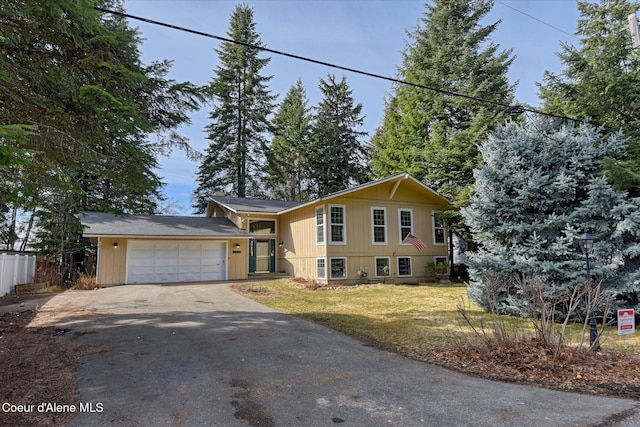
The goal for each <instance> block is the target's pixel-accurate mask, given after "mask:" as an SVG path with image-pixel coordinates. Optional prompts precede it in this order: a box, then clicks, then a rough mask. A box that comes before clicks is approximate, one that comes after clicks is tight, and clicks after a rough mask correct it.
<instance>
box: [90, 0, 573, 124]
mask: <svg viewBox="0 0 640 427" xmlns="http://www.w3.org/2000/svg"><path fill="white" fill-rule="evenodd" d="M94 9H95V10H97V11H99V12H103V13H110V14H112V15H117V16H120V17H123V18H129V19H135V20H138V21H142V22H146V23H148V24H153V25H159V26H161V27H166V28H171V29H173V30H178V31H183V32H186V33H191V34H196V35H198V36H203V37H208V38H211V39H216V40H220V41H223V42H227V43H234V44H237V45H241V46H245V47H248V48H251V49H257V50H262V51H265V52H269V53H273V54H275V55H280V56H286V57H288V58H293V59H298V60H300V61H306V62H311V63H313V64H319V65H324V66H326V67H330V68H336V69H339V70H343V71H348V72H351V73H355V74H361V75H364V76H369V77H373V78H376V79H382V80H386V81H390V82H393V83H398V84H402V85H407V86H412V87H416V88H420V89H426V90H430V91H432V92H437V93H441V94H443V95H448V96H452V97H458V98H464V99H468V100H471V101H476V102H479V103H484V104H491V105H495V106H498V107H503V108H504V111H505V112H506V113H508V114H522V113H524V112H529V113H534V114H540V115H543V116H548V117H554V118H557V119H563V120H571V121H574V122H575V121H578V120H577V119H574V118H571V117H566V116H560V115H556V114H551V113H546V112H544V111H540V110H536V109H533V108H528V107H524V106H522V105H510V104H505V103H504V102H499V101H493V100H490V99H482V98H478V97H475V96H470V95H465V94H462V93H458V92H453V91H450V90H445V89H438V88H434V87H430V86H426V85H422V84H418V83H412V82H408V81H406V80H399V79H396V78H393V77H387V76H383V75H381V74H375V73H370V72H368V71H362V70H358V69H355V68H350V67H345V66H343V65H337V64H332V63H330V62H325V61H320V60H318V59H313V58H309V57H305V56H300V55H295V54H293V53H288V52H282V51H279V50H275V49H269V48H267V47H264V46H257V45H254V44H251V43H245V42H242V41H238V40H233V39H229V38H226V37H221V36H216V35H215V34H210V33H205V32H203V31H198V30H192V29H190V28H186V27H180V26H178V25H173V24H167V23H166V22H160V21H155V20H153V19H148V18H143V17H141V16H135V15H130V14H128V13H124V12H118V11H115V10H110V9H104V8H102V7H97V6H96V7H94Z"/></svg>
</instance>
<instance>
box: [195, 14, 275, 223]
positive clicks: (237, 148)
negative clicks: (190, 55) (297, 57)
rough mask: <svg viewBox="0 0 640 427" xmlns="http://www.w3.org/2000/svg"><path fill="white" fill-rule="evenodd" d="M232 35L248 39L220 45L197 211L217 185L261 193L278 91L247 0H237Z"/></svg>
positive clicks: (247, 193) (229, 190)
mask: <svg viewBox="0 0 640 427" xmlns="http://www.w3.org/2000/svg"><path fill="white" fill-rule="evenodd" d="M227 35H228V36H229V38H231V39H233V40H236V41H238V42H242V43H244V44H237V43H232V42H223V43H222V44H221V48H220V49H216V52H217V53H218V58H219V60H220V65H219V66H218V67H217V68H216V70H215V77H214V78H213V80H211V82H210V83H209V91H210V93H211V97H212V99H213V102H214V107H213V110H212V111H211V113H210V115H209V118H210V120H211V123H210V124H209V125H208V126H207V127H206V132H207V139H208V140H209V146H208V147H207V149H206V152H205V156H204V158H203V159H202V162H201V164H200V167H199V168H198V172H197V175H196V181H197V183H198V187H197V188H196V190H195V191H194V197H195V203H194V205H193V207H194V208H195V209H196V211H197V212H203V211H204V209H206V206H207V200H208V197H209V196H210V195H211V194H212V193H213V192H215V191H223V192H226V193H230V194H233V195H235V196H238V197H247V196H257V195H260V194H261V193H262V187H261V182H262V174H263V168H264V163H265V161H266V156H267V139H266V135H267V133H268V131H269V129H270V124H269V114H270V112H271V110H272V109H273V101H274V99H275V97H274V96H272V95H271V94H270V91H269V88H268V87H267V83H268V82H269V80H271V77H270V76H263V75H262V74H261V72H262V71H263V68H264V67H265V66H266V65H267V64H268V63H269V61H270V58H260V57H259V56H258V55H259V53H260V49H258V47H262V46H263V44H262V41H261V40H260V36H259V34H258V33H257V32H256V25H255V23H254V21H253V9H252V8H251V7H249V6H248V5H238V6H236V8H235V10H234V11H233V13H232V15H231V19H230V24H229V30H228V31H227ZM248 45H251V46H255V47H250V46H248Z"/></svg>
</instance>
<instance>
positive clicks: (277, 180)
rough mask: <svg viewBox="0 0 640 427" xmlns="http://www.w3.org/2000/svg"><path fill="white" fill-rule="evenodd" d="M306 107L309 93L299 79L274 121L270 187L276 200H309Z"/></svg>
mask: <svg viewBox="0 0 640 427" xmlns="http://www.w3.org/2000/svg"><path fill="white" fill-rule="evenodd" d="M307 104H308V99H307V93H306V90H305V88H304V85H303V84H302V80H300V79H298V81H297V82H296V84H295V85H293V86H291V88H290V89H289V91H288V92H287V94H286V96H285V97H284V99H283V100H282V103H281V104H280V107H279V109H278V111H277V113H276V115H275V116H274V118H273V121H272V128H273V139H272V141H271V147H270V148H271V149H270V156H269V164H268V167H267V184H268V186H269V190H270V191H271V193H272V196H273V197H274V198H276V199H282V200H298V201H304V200H308V199H309V194H308V193H309V192H308V186H309V183H308V178H306V177H307V176H308V173H307V172H306V171H307V169H308V161H307V153H306V151H307V146H308V144H309V131H310V122H311V114H310V109H309V108H308V107H307Z"/></svg>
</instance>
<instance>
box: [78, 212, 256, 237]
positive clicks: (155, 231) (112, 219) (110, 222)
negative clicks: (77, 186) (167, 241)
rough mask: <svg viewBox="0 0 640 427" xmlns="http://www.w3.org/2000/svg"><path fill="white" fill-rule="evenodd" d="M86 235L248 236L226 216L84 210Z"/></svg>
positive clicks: (81, 219) (83, 220)
mask: <svg viewBox="0 0 640 427" xmlns="http://www.w3.org/2000/svg"><path fill="white" fill-rule="evenodd" d="M80 222H81V223H82V225H83V226H84V227H85V230H84V232H83V235H84V236H85V237H99V236H118V237H125V236H127V237H192V238H207V237H209V238H210V237H248V236H249V235H248V233H247V232H246V231H243V230H240V229H238V227H236V226H235V224H234V223H233V222H231V221H230V220H228V219H227V218H208V217H196V216H165V215H128V216H119V215H114V214H110V213H104V212H83V213H81V214H80Z"/></svg>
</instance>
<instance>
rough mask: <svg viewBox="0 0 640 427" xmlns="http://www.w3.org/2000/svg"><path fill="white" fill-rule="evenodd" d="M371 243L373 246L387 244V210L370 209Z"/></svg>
mask: <svg viewBox="0 0 640 427" xmlns="http://www.w3.org/2000/svg"><path fill="white" fill-rule="evenodd" d="M371 236H372V239H371V243H373V244H374V245H386V244H387V209H386V208H377V207H372V208H371Z"/></svg>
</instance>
